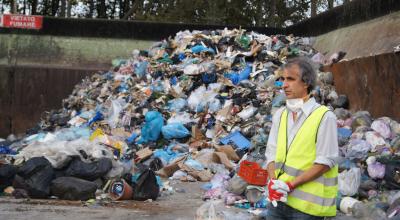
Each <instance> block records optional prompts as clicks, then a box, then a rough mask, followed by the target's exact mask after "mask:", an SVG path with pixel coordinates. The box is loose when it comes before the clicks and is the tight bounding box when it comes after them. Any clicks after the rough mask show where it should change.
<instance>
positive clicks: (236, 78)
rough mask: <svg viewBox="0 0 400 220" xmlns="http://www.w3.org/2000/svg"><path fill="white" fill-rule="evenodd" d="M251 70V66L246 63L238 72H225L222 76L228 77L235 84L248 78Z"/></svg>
mask: <svg viewBox="0 0 400 220" xmlns="http://www.w3.org/2000/svg"><path fill="white" fill-rule="evenodd" d="M251 70H252V67H251V66H250V65H247V66H246V68H244V69H243V70H242V71H241V72H240V73H236V72H232V73H226V74H224V76H225V77H226V78H228V79H230V80H231V82H232V83H233V85H237V84H239V83H240V81H242V80H246V79H249V77H250V73H251Z"/></svg>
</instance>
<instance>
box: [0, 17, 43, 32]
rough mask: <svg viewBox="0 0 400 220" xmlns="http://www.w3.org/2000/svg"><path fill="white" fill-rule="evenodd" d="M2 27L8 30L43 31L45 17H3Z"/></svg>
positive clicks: (1, 19) (0, 24)
mask: <svg viewBox="0 0 400 220" xmlns="http://www.w3.org/2000/svg"><path fill="white" fill-rule="evenodd" d="M0 26H1V27H6V28H23V29H41V28H42V26H43V16H38V15H10V14H7V15H2V16H1V18H0Z"/></svg>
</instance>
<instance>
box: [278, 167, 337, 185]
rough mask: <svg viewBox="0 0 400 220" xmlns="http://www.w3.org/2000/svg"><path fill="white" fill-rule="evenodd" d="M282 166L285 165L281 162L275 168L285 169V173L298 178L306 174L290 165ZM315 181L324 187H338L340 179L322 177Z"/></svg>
mask: <svg viewBox="0 0 400 220" xmlns="http://www.w3.org/2000/svg"><path fill="white" fill-rule="evenodd" d="M282 166H283V163H280V162H278V163H275V167H279V168H277V169H283V171H284V172H285V173H286V174H288V175H289V176H294V177H297V176H300V175H301V174H303V173H304V171H302V170H298V169H296V168H294V167H290V166H288V165H285V166H284V167H282ZM313 181H314V182H318V183H321V184H323V185H324V186H336V185H337V184H338V178H337V177H333V178H326V177H324V176H320V177H318V178H317V179H315V180H313Z"/></svg>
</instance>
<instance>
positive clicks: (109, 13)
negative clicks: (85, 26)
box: [0, 0, 348, 27]
mask: <svg viewBox="0 0 400 220" xmlns="http://www.w3.org/2000/svg"><path fill="white" fill-rule="evenodd" d="M343 1H344V0H269V1H262V0H212V1H210V0H191V1H189V0H144V1H138V0H2V1H0V13H4V12H11V13H18V14H32V15H36V14H38V15H46V16H57V17H85V18H105V19H130V20H146V21H155V22H178V23H199V24H221V25H227V24H234V25H242V26H270V27H281V26H285V25H288V24H291V23H296V22H298V21H300V20H302V19H305V18H307V17H309V16H310V15H316V14H317V13H319V12H322V11H324V10H328V9H330V8H332V7H334V6H335V5H338V4H341V3H342V2H343ZM347 1H348V0H347Z"/></svg>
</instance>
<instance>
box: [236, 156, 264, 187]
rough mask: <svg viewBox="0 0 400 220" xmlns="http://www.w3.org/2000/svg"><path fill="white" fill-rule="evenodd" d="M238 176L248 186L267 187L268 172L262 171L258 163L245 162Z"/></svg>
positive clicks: (241, 164)
mask: <svg viewBox="0 0 400 220" xmlns="http://www.w3.org/2000/svg"><path fill="white" fill-rule="evenodd" d="M238 175H239V176H240V177H242V178H243V179H244V180H245V181H246V182H247V183H248V184H251V185H257V186H265V185H267V178H268V172H267V171H266V170H263V169H261V167H260V166H259V165H258V163H256V162H250V161H247V160H244V161H243V162H242V163H240V167H239V173H238Z"/></svg>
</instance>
